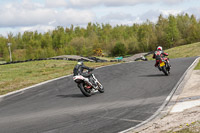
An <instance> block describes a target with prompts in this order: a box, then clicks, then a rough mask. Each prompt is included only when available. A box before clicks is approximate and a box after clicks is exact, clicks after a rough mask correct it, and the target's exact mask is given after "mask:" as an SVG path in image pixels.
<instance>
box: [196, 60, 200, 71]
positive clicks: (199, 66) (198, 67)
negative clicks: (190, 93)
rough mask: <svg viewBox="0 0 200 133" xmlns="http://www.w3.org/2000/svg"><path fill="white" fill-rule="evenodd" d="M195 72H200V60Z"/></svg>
mask: <svg viewBox="0 0 200 133" xmlns="http://www.w3.org/2000/svg"><path fill="white" fill-rule="evenodd" d="M195 70H200V60H199V63H198V64H197V66H196V67H195Z"/></svg>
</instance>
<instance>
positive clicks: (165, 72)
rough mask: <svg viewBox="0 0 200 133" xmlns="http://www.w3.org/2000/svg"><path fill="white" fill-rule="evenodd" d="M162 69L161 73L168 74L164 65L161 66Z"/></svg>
mask: <svg viewBox="0 0 200 133" xmlns="http://www.w3.org/2000/svg"><path fill="white" fill-rule="evenodd" d="M162 71H163V73H164V74H165V75H166V76H168V75H169V71H167V69H166V67H165V66H164V67H162Z"/></svg>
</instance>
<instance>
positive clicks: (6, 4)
mask: <svg viewBox="0 0 200 133" xmlns="http://www.w3.org/2000/svg"><path fill="white" fill-rule="evenodd" d="M179 13H188V14H194V15H195V16H196V17H197V18H200V0H0V35H3V36H7V34H8V33H10V32H12V33H14V34H16V33H18V32H24V31H35V30H37V31H39V32H46V31H48V30H52V29H54V28H55V27H57V26H64V27H66V26H67V27H69V26H70V25H71V24H73V25H75V26H81V27H85V26H86V25H87V23H88V22H93V23H96V22H97V23H99V24H101V23H109V24H111V25H113V26H114V25H116V24H124V25H132V24H133V23H141V22H144V21H146V20H147V19H149V20H150V21H153V22H156V21H157V18H158V16H159V15H160V14H163V16H165V17H167V16H168V15H169V14H173V15H176V14H179Z"/></svg>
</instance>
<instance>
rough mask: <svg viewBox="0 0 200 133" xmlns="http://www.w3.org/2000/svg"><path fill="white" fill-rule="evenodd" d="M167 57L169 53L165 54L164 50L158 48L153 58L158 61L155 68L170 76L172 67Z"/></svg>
mask: <svg viewBox="0 0 200 133" xmlns="http://www.w3.org/2000/svg"><path fill="white" fill-rule="evenodd" d="M165 56H168V53H165V52H164V51H163V48H162V47H161V46H158V47H157V50H156V51H155V52H154V54H153V57H152V58H154V59H155V60H156V63H155V67H158V69H159V70H160V71H162V72H163V73H164V74H165V75H166V76H168V75H169V74H170V68H171V65H170V64H169V58H166V57H165Z"/></svg>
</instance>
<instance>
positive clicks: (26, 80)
mask: <svg viewBox="0 0 200 133" xmlns="http://www.w3.org/2000/svg"><path fill="white" fill-rule="evenodd" d="M76 63H77V62H76V61H65V60H45V61H33V62H25V63H16V64H10V65H2V66H0V95H3V94H6V93H8V92H11V91H15V90H19V89H22V88H25V87H28V86H31V85H34V84H37V83H40V82H43V81H46V80H50V79H54V78H57V77H61V76H65V75H69V74H72V71H73V68H74V66H75V64H76ZM111 64H115V63H114V62H105V63H93V62H85V65H87V66H89V67H95V68H96V67H100V66H105V65H111Z"/></svg>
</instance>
